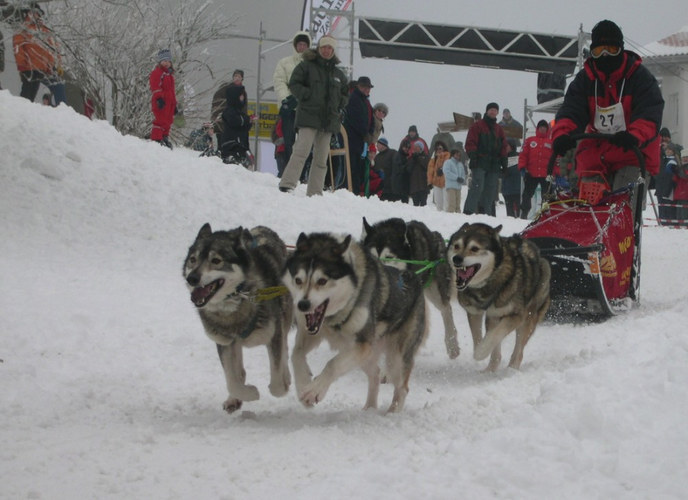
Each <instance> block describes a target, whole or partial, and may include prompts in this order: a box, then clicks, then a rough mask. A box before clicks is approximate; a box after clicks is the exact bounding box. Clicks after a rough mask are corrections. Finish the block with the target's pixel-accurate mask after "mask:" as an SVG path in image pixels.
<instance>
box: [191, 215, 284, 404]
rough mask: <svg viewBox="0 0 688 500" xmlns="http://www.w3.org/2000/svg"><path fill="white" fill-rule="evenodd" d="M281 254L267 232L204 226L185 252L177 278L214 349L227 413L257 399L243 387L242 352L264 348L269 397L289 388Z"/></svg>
mask: <svg viewBox="0 0 688 500" xmlns="http://www.w3.org/2000/svg"><path fill="white" fill-rule="evenodd" d="M286 256H287V248H286V246H285V244H284V242H283V241H282V240H281V239H280V238H279V236H278V235H277V234H276V233H275V232H274V231H272V230H271V229H269V228H267V227H264V226H257V227H255V228H253V229H251V230H250V231H249V230H248V229H244V228H242V227H238V228H236V229H232V230H231V231H215V232H213V230H212V229H211V228H210V224H205V225H204V226H203V227H202V228H201V230H200V231H199V232H198V235H197V236H196V240H195V241H194V243H193V245H191V247H190V248H189V252H188V254H187V256H186V260H185V261H184V269H183V276H184V279H185V280H186V285H187V287H188V289H189V292H190V293H191V301H192V302H193V304H194V305H195V306H196V309H197V310H198V314H199V316H200V318H201V322H202V323H203V327H204V328H205V332H206V334H207V335H208V337H210V339H211V340H213V341H214V342H215V343H216V344H217V352H218V354H219V356H220V362H221V363H222V368H223V370H224V373H225V379H226V382H227V390H228V391H229V398H228V399H227V400H226V401H225V402H224V404H223V408H224V410H225V411H226V412H227V413H232V412H234V411H236V410H238V409H239V408H241V405H242V402H243V401H255V400H257V399H258V398H259V394H258V389H257V388H256V387H255V386H253V385H247V384H246V371H245V370H244V363H243V352H242V349H243V348H244V347H255V346H258V345H262V346H265V347H266V348H267V351H268V357H269V359H270V385H269V389H270V393H272V395H273V396H284V395H285V394H286V393H287V391H288V390H289V385H290V384H291V375H290V373H289V363H288V360H289V354H288V351H287V334H288V333H289V329H290V327H291V324H292V317H293V305H292V301H291V296H290V295H289V293H288V290H287V289H286V287H284V285H283V284H282V281H281V277H282V270H283V267H284V263H285V260H286Z"/></svg>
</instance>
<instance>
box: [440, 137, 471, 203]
mask: <svg viewBox="0 0 688 500" xmlns="http://www.w3.org/2000/svg"><path fill="white" fill-rule="evenodd" d="M442 170H443V172H444V179H445V184H444V190H445V194H444V196H445V198H446V199H445V203H446V208H447V212H453V213H460V212H461V186H463V185H464V184H465V182H466V167H465V166H464V164H463V162H462V161H461V150H460V149H458V148H455V149H452V150H451V157H450V158H449V159H448V160H447V161H445V162H444V165H442Z"/></svg>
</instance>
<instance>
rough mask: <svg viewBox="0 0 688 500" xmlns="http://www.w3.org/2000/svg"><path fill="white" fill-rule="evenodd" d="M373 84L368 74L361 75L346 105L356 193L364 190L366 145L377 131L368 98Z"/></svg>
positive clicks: (352, 177)
mask: <svg viewBox="0 0 688 500" xmlns="http://www.w3.org/2000/svg"><path fill="white" fill-rule="evenodd" d="M372 88H373V84H372V83H371V81H370V78H368V77H367V76H361V77H360V78H359V79H358V80H357V82H356V87H355V88H354V89H353V91H352V92H351V94H350V95H349V101H348V103H347V105H346V110H345V118H344V128H345V129H346V134H347V136H348V139H349V160H350V162H351V181H352V184H351V185H352V186H353V192H354V194H361V193H362V192H363V189H364V188H363V187H362V186H361V185H362V183H363V176H364V173H365V168H366V158H365V156H366V155H364V154H363V153H364V149H365V145H366V143H367V141H368V139H369V138H370V137H372V135H373V132H374V131H375V120H374V118H373V107H372V106H371V104H370V101H369V100H368V96H370V89H372Z"/></svg>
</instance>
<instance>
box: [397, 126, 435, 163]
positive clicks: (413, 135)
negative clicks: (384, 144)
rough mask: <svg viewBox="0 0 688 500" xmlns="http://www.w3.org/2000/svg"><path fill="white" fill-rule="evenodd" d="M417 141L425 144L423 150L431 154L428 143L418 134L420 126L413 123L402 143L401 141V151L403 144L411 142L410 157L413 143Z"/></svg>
mask: <svg viewBox="0 0 688 500" xmlns="http://www.w3.org/2000/svg"><path fill="white" fill-rule="evenodd" d="M416 141H420V142H421V143H422V144H423V151H424V152H425V154H426V155H428V156H429V155H430V149H429V148H428V143H427V142H426V141H425V139H423V138H422V137H420V136H419V135H418V127H416V126H415V125H411V126H410V127H409V128H408V134H406V137H404V138H403V139H402V140H401V143H399V151H401V150H402V149H403V145H404V144H405V143H407V144H409V145H410V146H411V147H410V148H409V152H408V155H409V157H410V156H411V155H412V154H413V144H414V143H415V142H416Z"/></svg>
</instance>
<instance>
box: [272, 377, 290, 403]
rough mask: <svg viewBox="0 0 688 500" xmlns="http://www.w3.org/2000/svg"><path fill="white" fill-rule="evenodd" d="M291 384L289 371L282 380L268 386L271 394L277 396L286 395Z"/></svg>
mask: <svg viewBox="0 0 688 500" xmlns="http://www.w3.org/2000/svg"><path fill="white" fill-rule="evenodd" d="M290 384H291V377H289V373H287V376H286V377H285V378H284V379H282V380H280V381H279V382H278V383H276V384H270V385H269V386H268V388H269V389H270V394H272V395H273V396H275V397H276V398H279V397H282V396H284V395H285V394H286V393H287V392H289V385H290Z"/></svg>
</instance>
